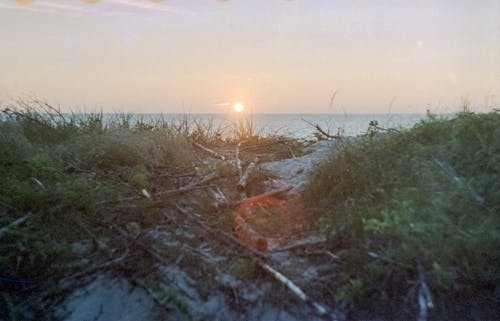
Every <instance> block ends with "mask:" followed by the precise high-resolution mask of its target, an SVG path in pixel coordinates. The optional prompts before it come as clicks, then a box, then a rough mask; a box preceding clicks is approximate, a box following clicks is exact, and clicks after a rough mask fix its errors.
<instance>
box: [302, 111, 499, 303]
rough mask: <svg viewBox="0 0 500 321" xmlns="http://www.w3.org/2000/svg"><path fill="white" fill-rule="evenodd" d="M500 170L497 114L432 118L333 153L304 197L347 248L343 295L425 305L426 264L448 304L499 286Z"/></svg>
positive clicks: (337, 244)
mask: <svg viewBox="0 0 500 321" xmlns="http://www.w3.org/2000/svg"><path fill="white" fill-rule="evenodd" d="M499 164H500V115H499V114H498V113H490V114H473V113H461V114H458V115H456V116H455V117H453V118H451V119H439V118H437V117H435V116H434V117H429V118H428V119H426V120H423V121H421V122H420V123H418V124H417V125H415V126H414V127H413V128H412V129H410V130H401V131H391V132H390V133H386V132H380V131H376V132H372V133H371V135H367V136H365V137H363V138H361V139H360V140H359V141H357V142H355V143H352V144H345V146H344V147H343V148H342V150H341V151H340V152H336V153H334V154H332V155H331V157H330V158H329V159H328V160H327V161H325V162H324V163H323V164H321V165H320V166H318V168H317V169H316V170H315V171H314V173H313V174H312V175H311V177H310V181H309V184H308V186H307V187H306V193H305V198H306V200H307V201H308V203H309V204H310V205H311V206H313V205H314V206H315V207H314V209H315V213H316V217H317V218H318V222H319V225H320V226H321V228H322V229H323V230H324V231H325V232H326V233H328V234H329V235H330V240H331V247H332V249H334V250H339V251H340V250H345V251H344V256H343V257H342V262H343V263H342V272H343V273H342V275H344V278H343V280H341V287H340V290H339V291H338V292H337V297H338V298H341V299H343V300H345V301H348V302H350V303H355V302H360V299H370V298H371V299H375V298H376V299H377V300H380V299H381V298H382V299H383V298H385V299H388V300H389V299H391V300H398V301H399V302H403V298H407V299H408V298H409V297H411V298H412V299H411V302H416V298H415V297H414V296H415V295H416V293H417V292H418V291H415V287H418V286H419V278H420V277H421V276H422V275H420V274H421V273H422V272H419V269H418V266H419V265H421V266H422V267H423V269H421V270H420V271H423V275H424V277H425V279H426V281H427V283H428V285H429V286H430V288H431V291H432V292H433V293H434V294H436V295H437V297H438V298H440V299H442V300H444V298H449V297H450V296H452V295H455V294H457V293H460V292H461V293H476V292H474V291H489V290H491V289H492V288H494V286H495V284H498V282H499V277H498V266H500V248H499V247H498V244H500V218H499V216H498V212H499V209H500V193H499V192H498V191H499V190H500V165H499ZM495 271H496V272H495ZM369 301H370V300H367V301H365V302H369Z"/></svg>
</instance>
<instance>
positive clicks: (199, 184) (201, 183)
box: [97, 173, 217, 205]
mask: <svg viewBox="0 0 500 321" xmlns="http://www.w3.org/2000/svg"><path fill="white" fill-rule="evenodd" d="M215 178H217V175H215V174H214V173H212V174H209V175H207V176H205V177H204V178H203V179H202V180H201V181H199V182H197V183H189V184H187V185H184V186H182V187H179V188H178V189H170V190H166V191H161V192H157V193H154V194H153V196H155V197H156V196H162V195H175V194H182V193H184V192H188V191H193V190H197V189H203V188H210V187H213V185H205V184H206V183H208V182H210V181H212V180H213V179H215ZM148 194H149V193H148ZM150 196H151V195H150ZM143 198H148V197H147V196H146V195H144V193H142V194H141V196H131V197H125V198H120V199H117V200H112V201H108V200H106V201H101V202H98V203H97V205H102V204H107V203H112V202H125V201H135V200H138V199H143Z"/></svg>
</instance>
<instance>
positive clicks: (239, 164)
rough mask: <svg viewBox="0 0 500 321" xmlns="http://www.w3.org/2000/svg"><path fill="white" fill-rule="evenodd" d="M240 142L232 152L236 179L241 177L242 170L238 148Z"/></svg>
mask: <svg viewBox="0 0 500 321" xmlns="http://www.w3.org/2000/svg"><path fill="white" fill-rule="evenodd" d="M241 143H242V142H239V143H238V144H237V145H236V149H235V151H234V159H235V160H236V168H237V169H238V177H239V178H241V176H242V175H243V170H242V169H241V160H240V146H241Z"/></svg>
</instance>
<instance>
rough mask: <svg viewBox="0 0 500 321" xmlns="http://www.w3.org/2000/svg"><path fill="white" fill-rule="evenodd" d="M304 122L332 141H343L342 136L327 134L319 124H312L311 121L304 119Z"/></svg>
mask: <svg viewBox="0 0 500 321" xmlns="http://www.w3.org/2000/svg"><path fill="white" fill-rule="evenodd" d="M302 121H305V122H306V123H308V124H309V125H311V126H313V127H314V128H316V130H317V131H318V132H319V133H320V134H321V135H323V136H325V137H326V138H331V139H341V138H342V136H341V135H330V134H329V133H327V132H326V131H324V130H323V129H322V128H321V127H320V126H319V125H318V124H313V123H311V122H310V121H308V120H306V119H304V118H302Z"/></svg>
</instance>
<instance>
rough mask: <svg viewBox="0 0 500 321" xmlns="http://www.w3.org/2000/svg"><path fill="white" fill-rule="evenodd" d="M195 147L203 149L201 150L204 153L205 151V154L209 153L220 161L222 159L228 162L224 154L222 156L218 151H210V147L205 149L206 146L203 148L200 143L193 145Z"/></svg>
mask: <svg viewBox="0 0 500 321" xmlns="http://www.w3.org/2000/svg"><path fill="white" fill-rule="evenodd" d="M193 145H194V146H196V147H198V148H199V149H201V150H203V151H205V152H207V153H209V154H210V155H212V156H213V157H215V158H220V159H222V160H226V157H225V156H224V155H222V154H220V153H217V152H216V151H214V150H212V149H210V148H208V147H205V146H203V145H202V144H200V143H196V142H194V143H193Z"/></svg>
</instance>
